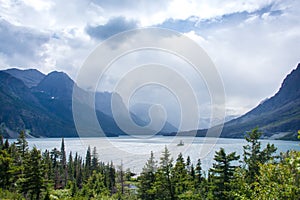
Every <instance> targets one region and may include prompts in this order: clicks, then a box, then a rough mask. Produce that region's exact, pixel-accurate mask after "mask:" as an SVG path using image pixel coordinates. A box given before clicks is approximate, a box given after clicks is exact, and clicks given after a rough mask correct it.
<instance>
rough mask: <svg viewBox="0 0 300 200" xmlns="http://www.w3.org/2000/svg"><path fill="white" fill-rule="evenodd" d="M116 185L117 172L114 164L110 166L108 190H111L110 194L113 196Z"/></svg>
mask: <svg viewBox="0 0 300 200" xmlns="http://www.w3.org/2000/svg"><path fill="white" fill-rule="evenodd" d="M115 184H116V170H115V167H114V165H113V162H111V163H110V165H109V184H108V189H109V190H110V193H111V194H113V192H114V189H115Z"/></svg>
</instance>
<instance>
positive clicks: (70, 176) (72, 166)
mask: <svg viewBox="0 0 300 200" xmlns="http://www.w3.org/2000/svg"><path fill="white" fill-rule="evenodd" d="M67 169H68V180H70V181H73V180H74V178H75V177H74V173H75V162H74V161H73V156H72V151H71V152H70V154H69V160H68V167H67Z"/></svg>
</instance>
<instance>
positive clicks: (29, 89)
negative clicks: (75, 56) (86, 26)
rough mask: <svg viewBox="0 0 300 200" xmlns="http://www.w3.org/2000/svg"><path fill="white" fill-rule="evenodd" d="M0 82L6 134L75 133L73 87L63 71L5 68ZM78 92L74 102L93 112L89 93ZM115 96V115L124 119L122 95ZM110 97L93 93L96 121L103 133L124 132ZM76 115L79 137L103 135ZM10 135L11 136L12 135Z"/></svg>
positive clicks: (0, 119)
mask: <svg viewBox="0 0 300 200" xmlns="http://www.w3.org/2000/svg"><path fill="white" fill-rule="evenodd" d="M8 72H10V73H8ZM41 77H42V79H41ZM35 78H37V79H36V80H35ZM29 80H30V81H29ZM0 81H1V83H0V102H1V105H2V107H1V108H0V123H4V124H5V126H6V127H5V128H6V129H7V130H9V132H10V133H12V132H14V133H15V132H17V131H18V130H21V129H27V130H30V134H31V135H32V136H36V137H77V136H78V135H77V132H76V127H75V124H74V120H73V113H72V94H73V86H75V87H77V86H76V84H75V83H74V81H73V80H72V79H71V78H70V77H69V76H68V75H67V74H65V73H63V72H56V71H54V72H51V73H49V74H48V75H43V74H42V73H40V72H38V71H37V70H18V69H9V70H5V71H0ZM79 91H80V96H77V97H76V98H75V102H76V103H79V104H80V105H81V107H82V109H84V110H90V111H91V112H94V111H93V110H92V108H90V107H89V106H88V105H87V103H86V102H87V101H89V100H90V99H91V98H93V93H91V92H87V91H84V90H81V89H80V90H79ZM116 97H117V100H118V101H117V108H118V109H117V113H115V114H116V115H117V116H118V117H119V118H120V119H121V120H122V119H124V120H126V119H125V118H126V117H127V113H128V110H127V108H126V106H125V104H124V103H123V101H122V98H121V97H120V96H119V95H117V94H116ZM111 98H112V94H111V93H108V92H105V93H101V92H99V93H96V95H95V108H96V111H95V112H96V116H97V119H98V122H97V123H99V124H100V126H101V128H102V130H103V131H104V133H105V135H106V136H118V135H124V134H125V133H124V132H123V131H122V130H121V129H120V128H119V127H118V125H117V124H116V122H115V120H114V119H113V115H112V110H111ZM130 116H131V118H132V120H133V121H134V122H135V123H137V124H138V125H140V126H144V125H146V123H145V122H144V121H143V120H141V119H140V118H139V117H138V116H136V115H134V114H133V113H130ZM79 118H80V121H81V123H82V124H84V126H83V128H84V135H82V134H81V135H80V136H103V133H100V132H97V130H95V128H91V127H92V126H91V125H92V124H91V123H90V120H91V119H87V118H86V116H81V115H80V116H79ZM2 126H3V124H2ZM93 127H95V126H93ZM81 128H82V126H81ZM6 136H7V135H6ZM10 136H11V137H15V136H16V134H10Z"/></svg>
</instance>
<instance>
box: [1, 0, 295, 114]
mask: <svg viewBox="0 0 300 200" xmlns="http://www.w3.org/2000/svg"><path fill="white" fill-rule="evenodd" d="M299 7H300V1H298V0H226V1H223V0H163V1H158V0H152V1H147V0H137V1H130V0H90V1H86V0H73V1H61V0H11V1H10V0H1V1H0V68H1V69H5V68H10V67H18V68H24V69H26V68H36V69H38V70H40V71H41V72H43V73H48V72H50V71H53V70H58V71H64V72H66V73H67V74H69V75H70V76H71V77H72V78H75V77H76V74H77V73H78V70H79V69H80V67H81V65H82V64H83V62H84V60H85V59H86V58H87V56H88V55H89V54H90V53H91V52H92V50H93V49H95V48H96V46H97V45H98V44H99V43H100V42H101V41H104V40H105V39H107V38H109V37H110V36H112V35H114V34H116V33H119V32H121V31H126V30H130V29H134V28H139V27H163V28H168V29H173V30H176V31H178V32H180V33H183V34H185V35H186V36H188V37H190V38H191V39H193V40H194V41H195V42H197V43H198V44H199V45H200V46H201V47H202V48H203V49H204V50H205V51H206V52H207V54H208V55H209V56H210V58H211V59H212V60H213V62H214V64H215V66H216V68H217V69H218V71H219V73H220V75H221V78H222V80H223V83H224V87H225V92H226V108H227V111H228V113H229V114H242V113H244V112H246V111H247V110H249V109H251V108H253V107H254V106H256V105H257V104H258V103H259V102H260V101H261V100H263V99H265V98H266V97H270V96H272V95H273V94H274V93H275V92H276V91H277V90H278V89H279V87H280V84H281V82H282V80H283V79H284V77H285V76H286V75H287V74H288V73H289V72H290V71H291V70H292V69H293V68H295V67H296V65H297V63H298V62H300V57H299V47H300V12H299Z"/></svg>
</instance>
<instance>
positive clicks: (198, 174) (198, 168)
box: [195, 159, 203, 186]
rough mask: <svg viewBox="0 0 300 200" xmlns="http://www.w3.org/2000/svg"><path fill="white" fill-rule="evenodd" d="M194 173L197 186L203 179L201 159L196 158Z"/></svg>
mask: <svg viewBox="0 0 300 200" xmlns="http://www.w3.org/2000/svg"><path fill="white" fill-rule="evenodd" d="M195 175H196V183H197V185H198V186H200V184H201V182H202V180H203V177H202V167H201V160H200V159H198V161H197V165H196V168H195Z"/></svg>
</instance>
